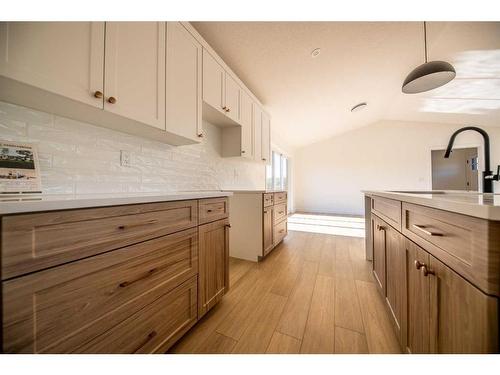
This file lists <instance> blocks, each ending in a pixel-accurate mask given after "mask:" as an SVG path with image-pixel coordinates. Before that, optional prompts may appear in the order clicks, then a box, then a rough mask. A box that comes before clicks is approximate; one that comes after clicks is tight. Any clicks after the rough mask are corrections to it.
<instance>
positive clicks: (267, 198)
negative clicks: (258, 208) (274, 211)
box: [264, 193, 274, 207]
mask: <svg viewBox="0 0 500 375" xmlns="http://www.w3.org/2000/svg"><path fill="white" fill-rule="evenodd" d="M273 201H274V200H273V193H265V194H264V207H269V206H272V205H273Z"/></svg>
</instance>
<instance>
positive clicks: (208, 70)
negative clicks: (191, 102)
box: [203, 49, 226, 114]
mask: <svg viewBox="0 0 500 375" xmlns="http://www.w3.org/2000/svg"><path fill="white" fill-rule="evenodd" d="M224 75H225V72H224V69H222V67H221V66H220V65H219V63H218V62H217V61H216V60H215V59H214V58H213V57H212V56H211V55H210V53H208V51H207V50H206V49H203V101H204V102H205V103H207V104H209V105H210V106H212V107H213V108H215V109H216V110H218V111H219V112H221V113H224V114H225V113H226V112H225V110H224Z"/></svg>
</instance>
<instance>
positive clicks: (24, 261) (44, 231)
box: [2, 200, 198, 279]
mask: <svg viewBox="0 0 500 375" xmlns="http://www.w3.org/2000/svg"><path fill="white" fill-rule="evenodd" d="M197 215H198V210H197V201H196V200H191V201H179V202H165V203H151V204H140V205H128V206H117V207H105V208H93V209H82V210H71V211H58V212H49V213H40V214H29V215H16V216H6V217H3V218H2V279H8V278H11V277H14V276H19V275H23V274H25V273H28V272H33V271H37V270H40V269H44V268H48V267H52V266H56V265H59V264H63V263H66V262H69V261H73V260H76V259H82V258H85V257H88V256H90V255H95V254H98V253H102V252H105V251H109V250H113V249H117V248H120V247H124V246H128V245H131V244H134V243H138V242H141V241H145V240H148V239H151V238H154V237H160V236H163V235H166V234H170V233H173V232H177V231H180V230H183V229H187V228H192V227H195V226H196V225H197V221H198V218H197Z"/></svg>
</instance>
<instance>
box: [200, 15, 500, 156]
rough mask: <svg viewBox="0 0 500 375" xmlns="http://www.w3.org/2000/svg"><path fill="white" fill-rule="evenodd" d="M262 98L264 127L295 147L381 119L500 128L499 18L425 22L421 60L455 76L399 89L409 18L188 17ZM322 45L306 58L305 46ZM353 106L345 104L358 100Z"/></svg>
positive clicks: (413, 52) (417, 55)
mask: <svg viewBox="0 0 500 375" xmlns="http://www.w3.org/2000/svg"><path fill="white" fill-rule="evenodd" d="M192 24H193V26H194V27H195V28H196V29H197V30H198V32H199V33H200V34H201V35H202V36H203V37H204V38H205V39H206V40H207V42H208V43H209V44H210V45H211V46H212V47H213V48H214V50H215V51H216V52H217V53H218V54H219V55H220V56H221V57H222V59H223V60H224V61H225V62H226V63H227V64H228V65H229V66H230V67H231V68H232V69H233V70H234V72H235V73H236V74H237V75H238V76H239V77H240V79H241V80H242V81H243V82H245V84H246V85H247V86H248V87H249V89H250V90H251V91H252V92H253V93H254V94H255V95H256V96H257V97H258V98H259V99H260V100H261V102H262V103H263V104H264V105H265V106H266V108H267V109H268V110H269V112H270V113H271V116H272V124H273V130H274V132H275V133H276V134H279V137H280V138H281V139H282V140H283V141H284V142H286V143H287V144H288V145H290V146H291V147H301V146H305V145H307V144H311V143H314V142H317V141H320V140H322V139H326V138H329V137H331V136H333V135H335V134H338V133H342V132H345V131H348V130H351V129H354V128H356V127H361V126H365V125H368V124H370V123H373V122H376V121H379V120H382V119H391V120H405V121H424V122H426V121H429V122H441V123H457V124H465V123H467V124H476V125H483V126H500V22H495V23H493V22H492V23H484V22H483V23H479V22H469V23H464V22H430V23H428V24H427V45H428V56H429V60H445V61H449V62H451V63H452V64H453V65H454V66H455V69H456V71H457V77H456V79H455V80H454V81H452V82H451V83H449V84H448V85H446V86H443V87H442V88H439V89H436V90H433V91H430V92H427V93H422V94H416V95H407V94H403V93H401V84H402V82H403V80H404V78H405V77H406V75H407V74H408V73H409V72H410V71H411V70H412V69H413V68H414V67H416V66H417V65H419V64H421V63H423V60H424V44H423V25H422V23H418V22H193V23H192ZM316 48H320V49H321V53H320V54H319V56H317V57H312V55H311V52H312V51H313V50H314V49H316ZM360 102H367V103H368V106H367V107H366V108H365V109H364V110H362V111H359V112H355V113H351V112H350V109H351V108H352V107H353V106H354V105H356V104H358V103H360Z"/></svg>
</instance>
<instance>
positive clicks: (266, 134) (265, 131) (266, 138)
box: [261, 112, 271, 163]
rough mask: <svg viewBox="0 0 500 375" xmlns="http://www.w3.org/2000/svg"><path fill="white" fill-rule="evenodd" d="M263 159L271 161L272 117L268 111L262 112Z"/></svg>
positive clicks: (267, 161)
mask: <svg viewBox="0 0 500 375" xmlns="http://www.w3.org/2000/svg"><path fill="white" fill-rule="evenodd" d="M261 136H262V138H261V144H262V146H261V159H262V161H265V162H266V163H270V162H271V119H270V118H269V115H268V114H267V113H266V112H262V135H261Z"/></svg>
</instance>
